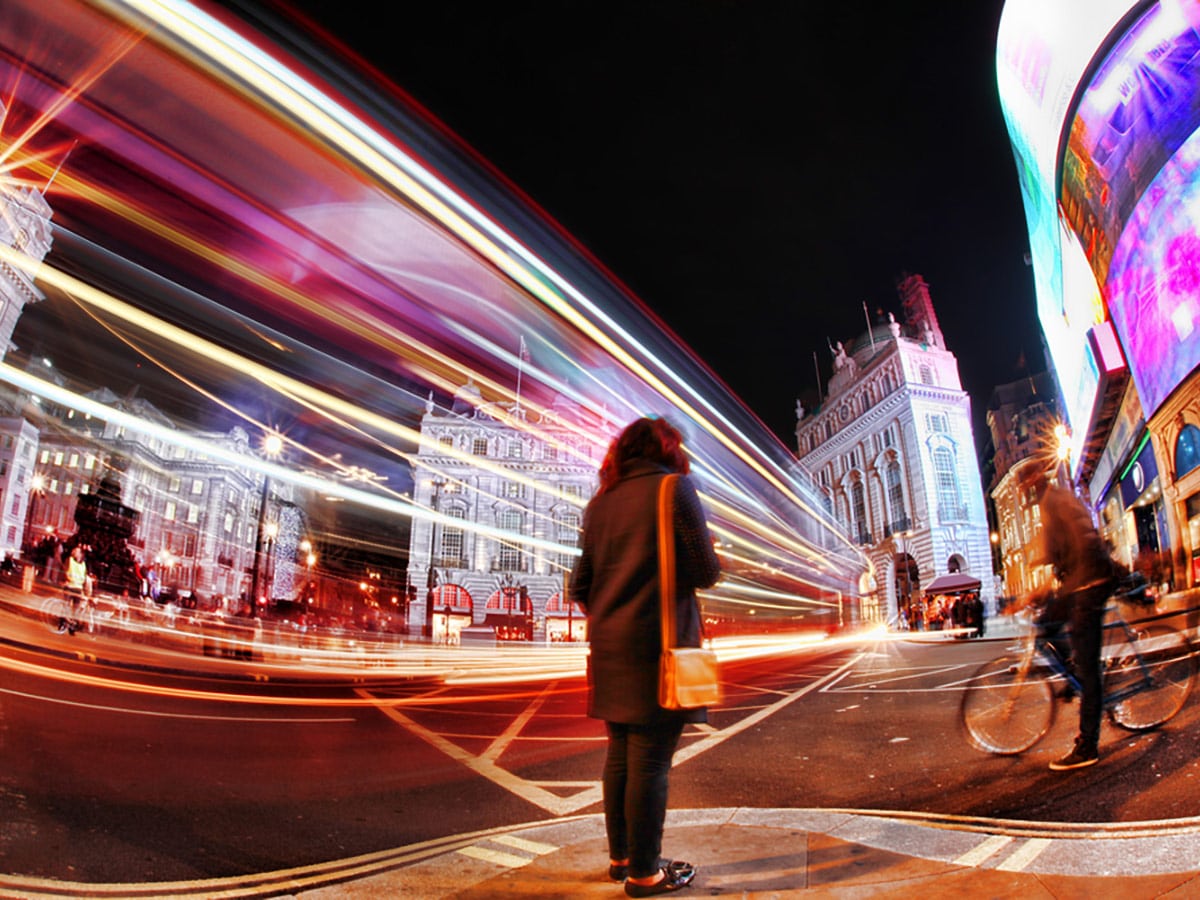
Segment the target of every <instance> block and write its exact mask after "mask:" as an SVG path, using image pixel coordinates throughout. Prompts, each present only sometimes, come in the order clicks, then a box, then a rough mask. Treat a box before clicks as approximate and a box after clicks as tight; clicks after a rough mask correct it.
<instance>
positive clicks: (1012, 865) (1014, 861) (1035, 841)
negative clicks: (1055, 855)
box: [996, 838, 1050, 872]
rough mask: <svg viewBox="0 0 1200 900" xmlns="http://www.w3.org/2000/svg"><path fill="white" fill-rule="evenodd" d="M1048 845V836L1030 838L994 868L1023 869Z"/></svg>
mask: <svg viewBox="0 0 1200 900" xmlns="http://www.w3.org/2000/svg"><path fill="white" fill-rule="evenodd" d="M1049 846H1050V838H1030V839H1029V840H1027V841H1026V842H1025V843H1024V845H1022V846H1020V847H1018V848H1017V849H1016V850H1014V851H1013V853H1012V855H1011V856H1010V857H1009V858H1008V859H1006V860H1005V861H1004V862H1002V863H1001V864H1000V865H998V866H996V868H997V869H999V870H1000V871H1001V872H1021V871H1024V869H1025V867H1026V866H1028V865H1029V864H1030V863H1031V862H1033V861H1034V860H1035V859H1037V858H1038V856H1039V855H1040V854H1041V852H1042V851H1043V850H1045V849H1046V848H1047V847H1049Z"/></svg>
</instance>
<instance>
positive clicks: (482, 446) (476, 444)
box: [471, 438, 488, 456]
mask: <svg viewBox="0 0 1200 900" xmlns="http://www.w3.org/2000/svg"><path fill="white" fill-rule="evenodd" d="M471 455H472V456H487V455H488V452H487V438H475V440H473V441H471Z"/></svg>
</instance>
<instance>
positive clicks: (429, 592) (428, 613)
mask: <svg viewBox="0 0 1200 900" xmlns="http://www.w3.org/2000/svg"><path fill="white" fill-rule="evenodd" d="M445 483H446V479H444V478H438V477H434V478H433V479H432V480H431V481H430V485H431V486H432V487H433V496H432V499H431V500H430V503H429V507H430V509H432V510H433V512H434V513H435V514H436V513H437V511H438V498H439V496H440V495H441V492H442V485H444V484H445ZM436 538H437V522H436V521H434V520H432V519H431V520H430V522H429V572H428V574H427V575H426V577H425V629H424V634H425V637H426V638H428V639H429V640H432V639H433V589H434V588H436V587H437V572H436V571H435V570H434V568H433V553H434V550H435V549H436V543H437V542H436Z"/></svg>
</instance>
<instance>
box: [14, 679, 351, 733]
mask: <svg viewBox="0 0 1200 900" xmlns="http://www.w3.org/2000/svg"><path fill="white" fill-rule="evenodd" d="M0 694H12V695H13V696H14V697H24V698H25V699H27V700H40V701H41V702H43V703H59V704H61V705H63V706H77V707H79V708H80V709H94V710H98V711H101V712H119V713H126V714H127V715H131V716H156V717H158V718H161V719H207V720H211V721H214V722H266V723H272V722H285V723H288V724H296V723H303V724H314V723H319V724H325V723H328V722H353V721H354V718H353V717H352V716H311V717H301V716H279V717H271V716H210V715H203V716H201V715H196V714H194V713H171V712H156V711H154V710H150V709H127V708H126V707H123V706H101V705H98V704H95V703H80V702H78V701H76V700H63V699H62V698H60V697H43V696H41V695H40V694H27V693H25V692H24V691H14V690H10V689H9V688H0Z"/></svg>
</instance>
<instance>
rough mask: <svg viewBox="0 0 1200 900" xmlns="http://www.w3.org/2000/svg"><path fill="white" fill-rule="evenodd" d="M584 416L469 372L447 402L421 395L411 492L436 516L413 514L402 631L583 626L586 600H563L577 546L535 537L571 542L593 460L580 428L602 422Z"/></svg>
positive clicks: (553, 630) (526, 634)
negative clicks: (534, 409) (495, 387)
mask: <svg viewBox="0 0 1200 900" xmlns="http://www.w3.org/2000/svg"><path fill="white" fill-rule="evenodd" d="M533 418H536V419H537V421H536V422H534V421H531V419H533ZM592 418H594V417H589V416H587V415H586V414H585V413H584V412H583V411H582V410H581V409H580V408H578V407H577V406H575V405H573V404H568V403H564V402H561V401H560V402H559V403H557V404H555V405H553V406H552V407H551V408H550V409H548V410H546V411H545V412H542V413H539V414H537V415H536V416H532V415H527V412H526V410H524V409H522V408H521V406H520V404H519V403H511V402H506V403H492V402H487V401H485V400H484V399H483V397H482V395H481V393H480V391H479V389H478V388H477V387H476V386H475V385H474V384H473V383H470V382H469V383H468V384H467V385H465V386H464V387H462V388H461V389H460V390H459V391H458V393H457V394H456V395H455V398H454V402H453V405H452V407H451V409H449V410H446V409H441V408H437V407H435V406H434V404H433V401H432V400H430V401H429V402H428V403H427V404H426V407H425V415H424V417H423V418H422V419H421V449H420V452H419V453H418V456H417V459H416V465H415V467H414V474H413V499H414V503H415V504H416V505H417V506H418V507H422V508H424V509H427V510H430V511H431V512H433V513H434V517H433V518H415V517H414V520H413V526H412V532H411V542H410V545H409V546H410V549H409V578H410V580H411V586H410V591H409V596H410V602H409V608H408V628H409V633H410V634H414V635H415V634H421V633H422V631H423V629H424V628H425V627H426V625H429V626H430V627H431V632H432V637H433V639H434V640H437V641H447V642H451V643H453V642H457V641H459V640H461V639H462V638H463V637H470V636H471V635H472V634H477V635H479V636H482V637H488V638H490V637H493V636H494V637H499V638H501V639H504V638H510V639H515V640H531V639H535V638H536V639H538V640H548V641H559V640H568V639H570V640H583V639H584V638H585V636H586V627H585V622H584V613H583V611H582V610H581V609H580V608H579V607H578V606H575V607H574V608H570V606H569V605H568V604H566V603H564V602H563V585H564V583H565V581H566V579H567V578H568V577H569V573H570V569H571V567H572V565H573V564H574V556H572V555H569V554H566V553H562V552H555V550H553V549H552V548H551V547H549V546H543V543H544V544H546V545H550V544H552V545H557V546H561V547H566V548H572V547H577V546H578V545H579V533H580V528H581V524H582V519H583V508H584V506H585V505H586V504H587V501H588V500H590V499H591V497H592V494H593V493H594V492H595V490H596V485H597V469H598V468H599V464H600V460H599V459H597V458H595V445H594V438H593V437H591V436H589V434H595V433H596V432H597V431H603V430H607V429H603V428H600V427H599V426H600V425H601V423H600V422H598V421H591V419H592ZM585 429H586V431H585ZM459 522H461V523H463V524H469V525H471V526H472V527H470V528H463V527H459V526H458V524H457V523H459ZM431 570H432V572H433V573H434V574H433V576H432V577H431V576H430V572H431ZM431 597H432V600H433V605H432V607H429V606H428V605H427V604H428V602H429V600H430V598H431Z"/></svg>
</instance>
